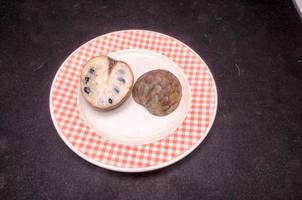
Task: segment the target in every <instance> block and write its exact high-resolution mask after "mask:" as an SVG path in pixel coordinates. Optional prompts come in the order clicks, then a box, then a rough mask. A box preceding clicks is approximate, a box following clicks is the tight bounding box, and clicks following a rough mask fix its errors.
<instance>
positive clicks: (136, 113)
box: [78, 49, 190, 145]
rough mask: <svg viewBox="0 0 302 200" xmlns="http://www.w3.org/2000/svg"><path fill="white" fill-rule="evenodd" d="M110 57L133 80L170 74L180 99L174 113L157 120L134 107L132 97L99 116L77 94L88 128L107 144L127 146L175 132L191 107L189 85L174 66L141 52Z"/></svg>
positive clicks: (140, 50) (116, 53)
mask: <svg viewBox="0 0 302 200" xmlns="http://www.w3.org/2000/svg"><path fill="white" fill-rule="evenodd" d="M109 56H111V57H113V58H115V59H117V60H122V61H125V62H126V63H128V64H129V65H130V66H131V69H132V71H133V74H134V78H135V80H136V79H137V78H139V77H140V76H141V75H142V74H144V73H146V72H148V71H151V70H154V69H165V70H168V71H170V72H172V73H173V74H174V75H175V76H176V77H177V78H178V80H179V81H180V83H181V86H182V94H183V95H182V98H181V101H180V104H179V106H178V107H177V109H176V110H175V111H174V112H172V113H171V114H169V115H167V116H162V117H158V116H154V115H152V114H150V113H149V112H148V111H147V110H146V109H145V107H143V106H142V105H139V104H137V103H136V102H135V101H134V100H133V98H132V95H131V96H130V98H129V99H128V100H127V101H126V102H124V103H123V104H122V105H121V106H120V107H119V108H117V109H115V110H112V111H110V112H100V111H98V110H96V109H93V108H92V107H91V106H90V105H89V104H88V103H87V101H86V100H85V99H84V97H83V96H82V93H81V92H80V90H79V93H78V104H79V109H80V112H81V115H82V117H83V119H84V120H85V121H86V123H87V125H88V126H89V127H90V128H91V129H92V130H94V131H95V132H96V133H97V134H99V135H100V136H102V137H104V138H106V139H107V140H109V141H112V142H115V143H121V144H129V145H141V144H147V143H151V142H154V141H156V140H159V139H162V138H165V137H166V136H167V135H169V134H170V133H172V132H173V131H175V129H176V128H177V127H179V126H180V124H181V123H182V122H183V120H184V119H185V117H186V115H187V113H188V111H189V107H190V85H189V83H188V80H187V79H186V76H185V75H184V73H183V72H182V71H181V69H180V68H179V67H178V66H177V64H175V63H174V62H173V61H171V60H170V59H168V58H167V57H165V56H163V55H161V54H158V53H154V52H152V51H148V50H143V49H134V50H122V51H118V52H114V53H111V54H110V55H109Z"/></svg>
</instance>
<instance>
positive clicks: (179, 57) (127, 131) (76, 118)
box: [50, 30, 217, 172]
mask: <svg viewBox="0 0 302 200" xmlns="http://www.w3.org/2000/svg"><path fill="white" fill-rule="evenodd" d="M98 55H109V56H112V57H114V58H116V59H119V60H124V61H126V62H127V63H128V64H129V65H130V66H131V68H132V70H133V72H134V76H135V79H137V78H138V77H139V76H140V75H142V74H143V73H145V72H147V71H149V70H152V69H158V68H160V69H167V70H169V71H171V72H172V73H173V74H175V75H176V76H177V78H178V79H179V81H180V82H181V86H182V92H183V96H182V99H181V102H180V105H179V106H178V108H177V109H176V110H175V111H174V112H173V113H171V114H169V115H167V116H164V117H156V116H153V115H151V114H150V113H149V112H148V111H147V110H146V109H145V108H144V107H143V106H141V105H138V104H136V103H135V102H134V101H133V99H132V97H130V98H129V99H128V100H127V101H126V102H124V104H122V105H121V106H120V107H119V108H117V109H116V110H113V111H110V112H107V113H102V112H98V111H95V110H93V109H92V108H91V107H90V106H89V105H88V104H87V103H86V101H85V100H84V99H83V97H82V96H81V93H80V92H79V81H80V73H81V70H82V68H83V66H84V64H85V63H86V62H87V61H88V60H89V59H91V58H92V57H94V56H98ZM216 111H217V90H216V85H215V82H214V79H213V77H212V74H211V72H210V70H209V68H208V67H207V65H206V64H205V62H204V61H203V60H202V59H201V58H200V57H199V56H198V54H196V53H195V52H194V51H193V50H192V49H191V48H190V47H188V46H187V45H185V44H184V43H182V42H180V41H178V40H177V39H175V38H172V37H170V36H167V35H164V34H161V33H157V32H153V31H145V30H124V31H117V32H113V33H108V34H105V35H102V36H100V37H97V38H95V39H93V40H91V41H89V42H87V43H85V44H83V45H82V46H81V47H79V48H78V49H77V50H75V51H74V52H73V53H72V54H71V55H70V56H69V57H68V58H67V59H66V60H65V61H64V63H63V64H62V65H61V67H60V69H59V70H58V72H57V74H56V76H55V78H54V81H53V83H52V87H51V91H50V113H51V117H52V120H53V123H54V126H55V128H56V130H57V132H58V134H59V135H60V137H61V138H62V140H63V141H64V142H65V143H66V145H67V146H68V147H69V148H70V149H71V150H72V151H74V152H75V153H76V154H77V155H79V156H80V157H82V158H83V159H85V160H87V161H89V162H91V163H93V164H95V165H97V166H100V167H103V168H106V169H110V170H114V171H120V172H144V171H150V170H155V169H159V168H162V167H166V166H168V165H171V164H173V163H175V162H177V161H179V160H180V159H182V158H184V157H185V156H187V155H188V154H189V153H191V152H192V151H193V150H194V149H195V148H196V147H197V146H198V145H199V144H200V143H201V142H202V141H203V140H204V138H205V137H206V135H207V134H208V132H209V130H210V128H211V126H212V124H213V121H214V119H215V115H216Z"/></svg>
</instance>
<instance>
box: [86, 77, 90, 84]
mask: <svg viewBox="0 0 302 200" xmlns="http://www.w3.org/2000/svg"><path fill="white" fill-rule="evenodd" d="M89 79H90V78H89V77H88V76H86V77H85V84H87V83H88V81H89Z"/></svg>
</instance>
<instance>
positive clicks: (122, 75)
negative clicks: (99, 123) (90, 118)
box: [81, 56, 134, 111]
mask: <svg viewBox="0 0 302 200" xmlns="http://www.w3.org/2000/svg"><path fill="white" fill-rule="evenodd" d="M133 81H134V77H133V72H132V70H131V68H130V66H129V65H128V64H127V63H125V62H123V61H118V60H115V59H113V58H110V57H108V56H97V57H94V58H92V59H91V60H89V61H88V62H87V63H86V64H85V66H84V68H83V70H82V73H81V92H82V94H83V96H84V98H85V99H86V101H88V102H89V103H90V104H91V105H92V106H94V107H96V108H98V109H99V110H102V111H108V110H112V109H114V108H116V107H118V106H120V105H121V104H122V103H123V102H124V101H125V100H126V99H127V97H128V96H129V94H130V93H131V90H132V87H133Z"/></svg>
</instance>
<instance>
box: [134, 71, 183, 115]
mask: <svg viewBox="0 0 302 200" xmlns="http://www.w3.org/2000/svg"><path fill="white" fill-rule="evenodd" d="M132 96H133V98H134V100H135V101H136V102H137V103H138V104H141V105H143V106H145V107H146V108H147V110H148V111H149V112H150V113H151V114H153V115H157V116H164V115H168V114H170V113H171V112H173V111H174V110H175V109H176V108H177V106H178V105H179V102H180V99H181V96H182V90H181V85H180V82H179V80H178V79H177V78H176V76H175V75H174V74H172V73H171V72H169V71H167V70H161V69H158V70H153V71H150V72H147V73H145V74H143V75H142V76H141V77H139V78H138V80H137V81H136V82H135V84H134V87H133V91H132Z"/></svg>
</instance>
